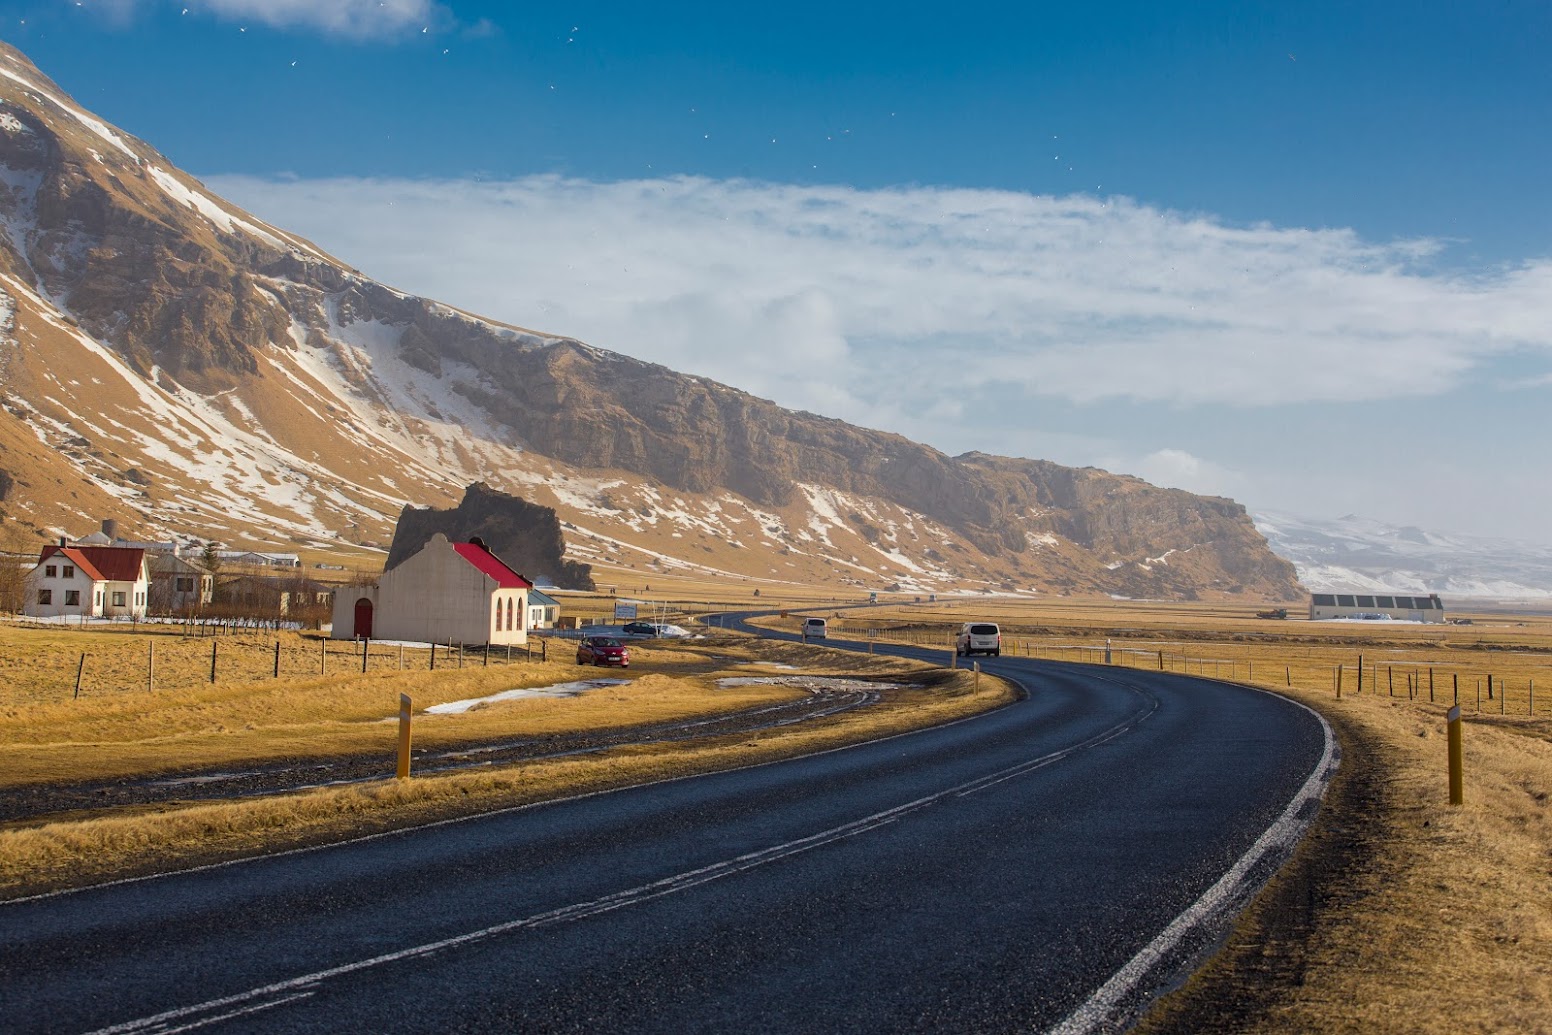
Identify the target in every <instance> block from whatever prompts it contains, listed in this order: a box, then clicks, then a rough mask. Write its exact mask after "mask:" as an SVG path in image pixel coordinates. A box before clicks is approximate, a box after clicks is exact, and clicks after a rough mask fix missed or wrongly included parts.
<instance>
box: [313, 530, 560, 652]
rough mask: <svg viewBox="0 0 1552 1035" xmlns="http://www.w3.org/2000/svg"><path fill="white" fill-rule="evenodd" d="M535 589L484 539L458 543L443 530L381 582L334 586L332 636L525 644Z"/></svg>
mask: <svg viewBox="0 0 1552 1035" xmlns="http://www.w3.org/2000/svg"><path fill="white" fill-rule="evenodd" d="M531 589H533V583H531V582H529V581H528V580H527V579H525V578H523V576H521V575H519V574H518V573H517V572H515V571H513V570H512V569H511V568H509V567H507V566H506V564H504V563H503V562H502V561H501V559H500V558H498V557H497V556H496V555H495V554H493V553H491V552H490V551H489V550H487V549H486V548H485V544H484V543H482V542H480V541H479V540H478V539H476V540H474V541H472V542H468V543H454V542H450V541H449V540H448V538H447V537H446V536H445V535H442V534H441V533H440V532H438V533H437V534H436V535H433V536H432V537H431V541H430V542H428V543H427V544H426V545H425V546H424V547H422V548H421V551H420V552H419V553H417V554H415V555H414V556H413V557H410V558H409V559H407V560H405V561H403V562H401V563H400V564H399V566H398V567H396V568H394V569H392V570H391V571H385V572H383V574H382V575H381V577H379V578H378V580H377V583H376V585H371V586H342V587H340V588H339V589H338V590H336V591H335V593H334V632H333V637H334V639H336V640H351V639H361V638H368V639H373V640H409V641H411V642H417V643H456V644H466V645H470V646H474V645H481V644H487V643H488V644H491V645H493V646H504V645H506V644H513V645H521V644H525V643H527V642H528V629H527V623H526V621H525V619H526V618H527V615H528V592H529V591H530V590H531Z"/></svg>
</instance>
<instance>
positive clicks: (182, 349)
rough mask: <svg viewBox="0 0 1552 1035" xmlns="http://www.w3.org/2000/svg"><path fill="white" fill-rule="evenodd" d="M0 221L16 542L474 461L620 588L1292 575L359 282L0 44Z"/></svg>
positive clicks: (990, 469)
mask: <svg viewBox="0 0 1552 1035" xmlns="http://www.w3.org/2000/svg"><path fill="white" fill-rule="evenodd" d="M0 224H3V228H4V231H5V232H4V233H3V234H0V376H3V380H0V396H3V397H0V406H3V408H0V443H4V444H5V445H6V446H7V449H8V452H7V458H8V459H7V463H6V464H5V465H4V466H5V467H6V469H7V470H8V471H9V472H10V473H11V475H12V476H13V477H14V479H15V484H14V485H13V486H12V488H11V492H10V499H9V500H8V506H10V507H11V510H12V513H13V515H14V516H16V517H18V518H20V519H22V520H24V521H27V522H29V523H30V524H31V525H32V527H33V528H34V529H36V530H37V532H38V534H39V535H52V534H54V533H55V532H56V530H65V531H69V530H71V529H72V528H76V527H78V526H80V525H81V524H82V523H89V522H92V521H94V519H95V518H96V517H99V516H116V517H118V518H120V519H121V524H122V525H123V526H124V527H125V528H126V529H131V530H137V531H138V532H140V533H142V534H144V535H146V536H148V537H149V536H159V537H165V536H167V535H177V534H180V533H181V534H185V535H190V536H195V537H199V538H211V537H215V538H222V539H226V540H228V541H241V542H249V543H252V544H254V545H261V544H276V543H280V544H287V545H288V546H295V545H297V544H301V545H305V546H317V547H320V548H324V547H329V546H334V545H341V544H370V543H374V542H381V541H382V540H383V539H386V538H387V535H388V533H389V529H390V528H391V527H392V525H393V522H394V519H395V517H396V516H399V515H400V514H401V513H405V512H404V507H405V505H406V504H407V503H410V502H414V503H417V504H433V505H437V504H446V503H450V502H452V501H453V500H455V499H457V498H458V494H459V493H460V492H461V490H462V488H463V487H464V486H466V485H469V484H470V483H471V482H480V483H484V484H485V485H486V486H488V487H489V488H491V489H492V490H497V491H507V492H511V493H515V494H517V495H520V496H522V497H524V498H525V499H528V500H530V501H532V502H533V503H534V504H535V505H536V506H539V507H549V508H553V509H554V510H555V511H556V512H557V513H558V516H559V518H558V519H559V520H560V521H561V522H562V523H564V525H565V526H566V527H565V541H566V548H567V551H568V554H567V556H568V559H569V560H570V561H572V562H574V563H577V564H592V565H593V566H594V568H595V569H597V571H598V572H601V573H603V576H604V577H606V578H608V579H611V580H614V581H617V582H619V583H621V584H628V583H629V582H631V581H633V580H635V579H637V578H638V577H640V576H644V575H645V574H647V573H649V572H660V573H661V572H667V571H684V572H691V571H698V572H702V573H705V574H713V575H716V576H718V577H738V578H759V579H765V580H770V581H778V582H779V581H791V582H809V583H812V582H821V583H831V584H840V585H864V586H870V587H880V586H883V587H887V586H900V587H902V588H906V589H910V588H918V589H949V588H954V587H958V588H981V589H1003V590H1009V589H1012V590H1019V591H1036V592H1066V593H1107V594H1121V595H1128V596H1150V597H1152V596H1160V597H1175V598H1178V597H1196V596H1205V595H1235V594H1246V595H1253V596H1256V597H1259V598H1272V599H1289V598H1292V597H1293V596H1295V595H1296V594H1297V593H1298V586H1297V582H1296V580H1295V577H1294V573H1293V569H1292V568H1291V567H1290V566H1288V565H1287V564H1285V563H1283V562H1281V561H1279V560H1278V559H1277V558H1276V557H1274V556H1273V555H1272V554H1271V553H1270V551H1269V550H1268V549H1267V547H1266V544H1265V541H1264V540H1263V539H1262V538H1261V536H1260V535H1259V534H1258V533H1257V532H1256V530H1255V528H1254V527H1253V526H1252V524H1251V522H1250V520H1249V518H1248V517H1247V516H1246V515H1245V512H1244V510H1243V508H1241V507H1240V506H1239V505H1237V504H1235V503H1233V502H1232V501H1229V500H1222V499H1210V498H1203V497H1198V496H1193V495H1190V494H1188V493H1184V492H1179V491H1175V490H1163V489H1158V488H1156V487H1154V486H1150V485H1147V484H1146V483H1144V482H1141V481H1139V480H1137V479H1135V478H1128V477H1125V476H1117V475H1112V474H1109V473H1106V472H1103V471H1098V470H1073V469H1069V468H1063V467H1060V466H1058V465H1055V464H1051V463H1046V462H1043V461H1038V460H1014V459H1007V458H999V457H991V456H984V455H981V454H969V455H966V456H961V457H951V456H947V455H945V454H943V453H940V452H938V451H936V450H934V449H931V448H930V447H927V446H923V445H921V444H918V443H914V442H911V441H909V440H907V439H904V438H902V437H901V436H898V435H892V434H888V433H885V432H879V431H871V430H868V429H864V428H858V427H853V426H851V425H848V424H845V423H843V422H841V421H837V420H831V419H827V418H824V417H819V416H814V415H812V414H806V413H795V412H792V411H788V410H783V409H781V408H780V407H778V406H776V405H775V404H773V403H771V402H768V401H766V400H763V399H758V398H755V397H753V396H751V395H749V394H747V393H745V392H741V391H739V390H737V389H735V388H731V387H728V386H725V385H720V384H716V383H714V382H710V381H708V380H706V379H704V378H698V377H693V376H687V375H684V374H680V373H677V372H675V371H673V370H670V369H667V368H665V367H662V366H657V365H654V364H649V363H644V362H641V361H638V360H635V359H632V358H630V357H628V356H624V355H621V354H618V353H614V352H609V351H606V350H604V349H600V348H596V347H593V346H591V345H587V344H583V343H581V342H578V341H575V340H573V339H570V338H566V337H563V336H552V335H546V334H541V333H537V332H534V331H529V330H525V329H523V328H519V327H511V326H506V325H502V324H498V323H494V322H492V321H487V320H482V319H480V318H478V317H476V316H473V315H471V314H467V313H463V312H459V311H457V310H454V309H451V308H449V307H447V306H444V305H441V304H439V303H436V302H433V301H430V300H427V299H422V298H417V297H414V296H411V295H406V294H403V293H401V292H397V291H394V290H392V289H390V288H387V287H385V286H383V285H380V284H377V283H374V282H373V281H371V280H369V279H367V278H365V277H363V276H362V275H360V274H359V273H358V272H357V271H355V270H352V269H350V268H349V267H347V266H346V265H344V264H342V263H340V262H339V261H337V260H335V259H333V258H332V257H331V256H329V255H328V254H327V253H325V252H324V251H322V250H320V249H319V248H317V247H316V246H315V245H313V244H311V243H310V242H307V241H305V240H303V239H301V238H299V237H296V236H295V235H292V234H289V233H287V232H285V231H284V230H281V229H279V228H276V227H274V226H271V225H269V224H267V223H265V222H263V221H262V220H260V219H258V218H256V217H254V216H253V215H251V214H249V213H246V212H243V211H241V210H240V209H237V208H235V207H234V206H231V205H229V204H228V203H226V202H224V201H223V200H221V199H220V198H217V197H215V196H213V195H212V194H210V193H209V192H208V191H206V190H205V189H204V188H203V187H202V186H201V185H200V184H199V183H198V181H197V180H194V179H193V178H191V177H189V176H187V175H186V174H184V173H182V172H180V171H178V170H177V169H176V168H174V166H173V165H172V163H170V162H169V161H168V160H167V159H166V158H165V157H163V156H162V155H160V154H158V153H157V152H156V151H155V150H154V149H153V148H152V147H150V146H149V145H148V144H146V143H144V142H142V141H139V140H136V139H134V138H133V137H131V136H129V135H127V134H125V133H123V132H122V131H120V130H117V129H115V128H113V127H111V126H108V125H106V124H105V123H103V122H102V121H101V120H99V119H96V118H95V117H93V116H92V115H91V114H90V113H87V112H85V111H83V110H82V109H81V108H80V107H79V106H77V105H76V104H75V103H74V102H73V101H71V100H70V99H69V97H68V96H67V95H66V94H65V93H64V91H62V90H61V89H60V88H59V87H58V86H57V85H56V84H54V83H53V82H51V81H50V80H48V79H47V78H46V77H44V76H43V75H42V73H40V72H39V71H38V70H37V69H36V68H34V67H33V66H32V65H31V64H30V63H29V62H27V60H26V59H25V57H23V56H22V55H20V54H19V53H17V52H16V51H15V50H12V49H10V48H6V47H3V45H0ZM414 513H415V512H413V511H410V512H408V513H405V516H406V517H409V519H410V521H411V523H414V522H416V521H419V520H421V519H418V518H414V517H413V516H412V515H413V514H414ZM492 545H493V547H494V548H496V549H497V552H498V553H500V552H502V548H501V547H499V546H496V544H495V543H494V542H493V543H492ZM540 562H541V559H538V558H536V559H535V560H534V561H533V562H532V564H534V565H538V564H539V563H540ZM512 563H517V564H518V566H520V567H521V565H522V563H529V562H519V561H513V562H512ZM542 563H544V564H546V565H548V564H551V563H552V559H551V558H550V557H549V556H546V557H544V558H543V559H542ZM533 570H534V571H536V572H537V571H539V568H538V567H534V569H533Z"/></svg>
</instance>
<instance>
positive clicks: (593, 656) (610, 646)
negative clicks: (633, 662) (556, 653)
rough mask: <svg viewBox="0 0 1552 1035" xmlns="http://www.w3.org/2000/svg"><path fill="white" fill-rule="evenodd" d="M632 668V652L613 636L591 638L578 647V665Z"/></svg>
mask: <svg viewBox="0 0 1552 1035" xmlns="http://www.w3.org/2000/svg"><path fill="white" fill-rule="evenodd" d="M588 663H592V664H594V665H618V666H620V667H621V668H628V667H629V666H630V651H629V650H628V649H627V648H626V646H625V644H623V643H621V642H620V641H619V640H617V639H615V638H614V637H613V636H589V637H587V638H586V639H584V640H583V641H582V642H581V643H580V644H578V645H577V664H578V665H586V664H588Z"/></svg>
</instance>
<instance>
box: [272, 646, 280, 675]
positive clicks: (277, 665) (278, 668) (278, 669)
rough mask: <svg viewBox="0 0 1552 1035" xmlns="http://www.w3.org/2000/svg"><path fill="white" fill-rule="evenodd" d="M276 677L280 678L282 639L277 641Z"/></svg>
mask: <svg viewBox="0 0 1552 1035" xmlns="http://www.w3.org/2000/svg"><path fill="white" fill-rule="evenodd" d="M272 678H274V679H279V678H280V641H279V640H276V641H275V674H274V676H273V677H272Z"/></svg>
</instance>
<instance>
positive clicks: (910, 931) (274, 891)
mask: <svg viewBox="0 0 1552 1035" xmlns="http://www.w3.org/2000/svg"><path fill="white" fill-rule="evenodd" d="M938 657H939V658H940V659H941V658H943V657H944V655H943V654H942V653H941V652H939V654H938ZM983 668H984V669H985V670H986V671H991V672H996V673H999V674H1003V675H1007V676H1009V677H1011V678H1013V679H1016V680H1018V681H1019V682H1020V683H1021V684H1022V685H1023V686H1024V687H1025V688H1026V689H1027V691H1028V697H1027V699H1026V700H1024V701H1021V702H1019V703H1018V704H1015V705H1011V706H1009V707H1006V708H1003V709H1001V710H999V711H996V712H994V713H991V714H988V715H984V716H981V717H978V718H975V719H971V720H966V721H962V722H959V723H956V724H953V725H950V726H946V727H940V728H938V729H934V730H930V731H925V732H921V733H916V734H911V735H907V736H902V737H897V738H894V739H891V740H886V741H881V742H877V743H874V744H868V745H863V746H860V747H856V748H850V749H846V750H840V751H833V752H829V753H826V754H822V755H818V756H814V757H811V758H806V759H800V760H795V761H790V762H783V763H777V764H771V765H763V766H757V767H753V768H749V769H744V770H740V771H737V772H732V773H724V774H719V775H713V776H705V777H698V778H694V779H685V780H678V781H673V782H668V783H662V784H656V785H653V786H648V787H642V788H636V789H631V790H625V791H618V792H613V793H609V794H601V795H595V796H591V797H584V798H577V799H572V800H568V801H562V802H554V803H550V804H546V805H540V806H531V807H527V808H523V809H517V810H513V811H509V812H506V813H500V814H495V815H488V816H483V817H480V818H476V819H471V820H464V821H459V822H454V823H445V824H441V825H437V826H434V827H430V828H423V829H419V830H413V831H405V832H400V833H396V834H392V835H386V836H379V837H374V838H370V839H366V840H361V841H357V842H353V843H350V844H345V845H340V846H335V847H330V848H324V849H317V850H311V851H306V852H298V853H292V854H287V855H281V856H272V857H268V858H263V859H257V860H252V861H248V862H243V863H238V864H233V865H226V866H220V867H214V868H209V869H205V870H200V871H197V872H189V873H182V874H173V875H168V876H164V877H158V878H153V879H148V880H140V881H135V882H130V883H122V884H117V885H111V886H105V887H99V888H93V889H86V890H82V891H77V892H72V893H68V894H60V895H54V896H49V897H44V898H38V899H32V900H23V901H16V902H11V903H6V904H3V905H0V1030H3V1031H5V1032H12V1033H21V1032H35V1031H36V1032H44V1031H46V1032H85V1031H107V1032H124V1033H128V1032H171V1031H186V1030H196V1029H198V1030H204V1029H208V1030H211V1031H265V1032H340V1031H371V1032H456V1031H470V1032H583V1031H586V1032H612V1031H630V1032H636V1031H641V1032H675V1033H679V1032H746V1031H760V1032H843V1031H844V1032H867V1031H878V1032H885V1031H888V1032H897V1031H932V1032H1000V1031H1029V1030H1052V1029H1055V1030H1065V1031H1081V1030H1116V1029H1118V1028H1119V1027H1122V1026H1124V1025H1125V1023H1126V1022H1127V1021H1128V1020H1129V1019H1130V1018H1131V1017H1132V1016H1133V1015H1134V1014H1135V1012H1136V1010H1138V1009H1139V1008H1140V1007H1141V1006H1143V1005H1145V1004H1146V1002H1147V1000H1148V998H1149V997H1150V996H1151V995H1152V994H1154V993H1155V992H1156V991H1157V990H1158V989H1159V988H1160V987H1161V986H1163V985H1167V984H1168V983H1169V982H1170V981H1171V980H1174V979H1177V978H1178V977H1179V976H1180V974H1181V973H1182V972H1183V971H1185V970H1188V969H1189V968H1190V967H1191V966H1192V965H1193V964H1194V962H1195V961H1197V960H1198V959H1199V958H1200V957H1201V955H1202V953H1204V952H1205V951H1207V950H1208V949H1210V948H1211V946H1212V945H1213V944H1214V942H1215V940H1216V939H1217V938H1218V937H1219V936H1220V934H1221V932H1222V929H1223V926H1224V924H1225V923H1226V922H1227V921H1228V919H1229V918H1230V917H1231V916H1232V914H1233V912H1234V911H1235V910H1237V908H1238V907H1239V906H1240V905H1241V904H1242V903H1243V902H1244V900H1245V898H1246V896H1247V895H1248V894H1250V893H1251V892H1252V891H1253V890H1254V888H1255V887H1256V886H1258V885H1259V883H1260V882H1261V881H1263V880H1264V879H1265V878H1266V877H1267V876H1268V875H1269V874H1270V873H1271V872H1272V870H1273V869H1274V868H1275V866H1276V865H1277V864H1278V863H1279V862H1280V861H1281V859H1282V858H1283V856H1284V855H1285V853H1286V852H1287V851H1288V850H1290V849H1291V846H1292V844H1293V842H1294V840H1295V839H1296V837H1297V836H1298V834H1299V833H1300V832H1301V831H1302V823H1304V822H1306V821H1307V820H1308V818H1309V817H1310V816H1311V814H1312V812H1313V810H1314V807H1315V800H1314V798H1313V795H1317V794H1318V793H1319V792H1320V790H1321V789H1322V788H1323V780H1324V779H1328V778H1329V771H1330V769H1331V768H1332V766H1333V765H1334V759H1333V755H1332V752H1333V747H1332V742H1331V739H1330V734H1329V732H1328V731H1327V729H1326V728H1325V726H1324V724H1323V723H1322V722H1321V721H1320V720H1319V719H1318V718H1317V717H1316V716H1315V715H1314V714H1313V713H1311V712H1309V711H1307V710H1305V709H1303V708H1301V707H1299V706H1297V705H1294V704H1291V703H1289V702H1286V701H1284V700H1281V699H1279V698H1277V697H1274V696H1272V695H1268V694H1264V693H1258V692H1255V691H1251V690H1247V689H1244V688H1240V687H1234V686H1229V685H1226V684H1221V683H1214V682H1211V681H1207V680H1201V679H1193V678H1189V677H1182V676H1174V675H1169V674H1164V673H1157V672H1148V671H1139V670H1133V669H1122V668H1110V669H1101V668H1097V667H1078V666H1069V665H1061V664H1057V663H1050V662H1038V661H1030V660H1028V659H1017V658H1010V657H1003V658H1000V659H986V661H985V662H983ZM1247 853H1248V854H1247Z"/></svg>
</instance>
